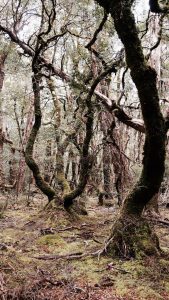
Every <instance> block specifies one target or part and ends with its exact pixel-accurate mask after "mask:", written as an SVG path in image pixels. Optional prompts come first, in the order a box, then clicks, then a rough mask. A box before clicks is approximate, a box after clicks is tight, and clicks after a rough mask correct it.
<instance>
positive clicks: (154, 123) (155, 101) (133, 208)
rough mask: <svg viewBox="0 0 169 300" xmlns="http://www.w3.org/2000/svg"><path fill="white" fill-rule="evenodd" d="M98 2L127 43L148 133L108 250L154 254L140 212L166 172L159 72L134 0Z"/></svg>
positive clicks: (154, 241)
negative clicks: (148, 53) (145, 45)
mask: <svg viewBox="0 0 169 300" xmlns="http://www.w3.org/2000/svg"><path fill="white" fill-rule="evenodd" d="M97 2H98V3H100V4H101V5H102V6H103V7H104V8H105V9H106V10H107V11H108V12H110V13H111V16H112V18H113V20H114V25H115V29H116V31H117V33H118V36H119V38H120V39H121V41H122V43H123V44H124V47H125V52H126V61H127V65H128V67H129V68H130V71H131V77H132V79H133V82H134V83H135V85H136V88H137V90H138V95H139V99H140V104H141V109H142V115H143V119H144V124H145V135H146V136H145V144H144V158H143V169H142V173H141V176H140V179H139V180H138V182H137V184H136V185H135V187H134V188H133V190H132V191H131V192H130V193H129V195H128V196H127V198H126V199H125V201H124V203H123V206H122V209H121V213H120V216H119V218H118V219H117V220H116V222H115V224H114V226H113V228H112V234H111V237H110V239H109V243H108V245H107V251H108V252H109V253H110V254H111V255H112V254H119V255H122V256H126V255H127V256H137V253H138V251H139V250H140V251H143V252H144V251H145V253H146V254H154V253H155V252H158V243H157V239H156V238H152V231H151V229H150V228H149V225H148V224H145V221H144V220H142V219H141V215H142V212H143V209H144V207H145V205H146V204H147V203H148V202H149V201H150V200H151V199H152V197H153V196H154V195H155V194H156V193H157V192H158V190H159V188H160V185H161V182H162V179H163V174H164V161H165V135H166V130H165V122H164V118H163V116H162V114H161V111H160V106H159V97H158V92H157V88H156V72H155V71H154V69H152V68H151V67H149V66H148V65H147V64H146V62H145V59H144V55H143V51H142V46H141V42H140V39H139V37H138V33H137V28H136V25H135V20H134V16H133V14H132V12H131V6H132V4H133V1H129V0H128V1H108V0H107V1H100V0H99V1H97ZM133 222H134V223H133ZM145 226H146V228H147V229H146V234H145V240H146V241H147V243H149V246H150V245H151V246H150V247H149V250H147V251H146V246H145V244H146V243H144V245H143V247H141V246H140V241H141V239H142V238H143V233H144V227H145ZM133 228H134V229H133ZM129 236H130V239H129ZM144 246H145V247H144ZM139 248H140V249H139ZM141 248H142V249H141ZM150 248H151V251H150ZM156 250H157V251H156Z"/></svg>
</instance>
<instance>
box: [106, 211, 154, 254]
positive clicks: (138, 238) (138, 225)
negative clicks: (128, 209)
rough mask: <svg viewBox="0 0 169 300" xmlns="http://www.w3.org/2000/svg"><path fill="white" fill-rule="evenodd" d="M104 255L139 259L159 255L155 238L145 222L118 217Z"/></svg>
mask: <svg viewBox="0 0 169 300" xmlns="http://www.w3.org/2000/svg"><path fill="white" fill-rule="evenodd" d="M106 250H107V251H106V253H108V254H109V255H111V256H124V257H128V258H130V257H133V258H141V257H144V256H147V255H156V254H158V253H159V251H160V248H159V243H158V239H157V236H156V235H155V233H154V232H153V230H152V229H151V228H150V226H149V224H148V223H147V221H146V220H144V219H141V218H138V219H136V218H135V219H134V218H130V217H128V216H119V218H118V219H117V220H116V222H115V223H114V225H113V228H112V232H111V236H110V238H109V241H108V243H107V247H106Z"/></svg>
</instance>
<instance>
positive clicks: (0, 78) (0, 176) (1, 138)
mask: <svg viewBox="0 0 169 300" xmlns="http://www.w3.org/2000/svg"><path fill="white" fill-rule="evenodd" d="M11 45H12V43H10V45H9V46H8V47H7V48H4V49H3V50H2V51H1V52H0V190H4V185H5V176H4V167H3V146H4V143H5V133H4V132H3V113H2V97H1V91H2V88H3V83H4V78H5V73H4V68H5V61H6V59H7V56H8V54H9V51H10V48H11Z"/></svg>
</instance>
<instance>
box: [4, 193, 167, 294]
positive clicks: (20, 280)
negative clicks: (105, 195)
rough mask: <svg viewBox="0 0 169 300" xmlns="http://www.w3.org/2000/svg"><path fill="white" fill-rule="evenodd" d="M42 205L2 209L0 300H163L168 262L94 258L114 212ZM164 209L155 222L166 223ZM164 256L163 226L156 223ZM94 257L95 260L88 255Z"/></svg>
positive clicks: (37, 201) (92, 207) (164, 259)
mask: <svg viewBox="0 0 169 300" xmlns="http://www.w3.org/2000/svg"><path fill="white" fill-rule="evenodd" d="M42 206H44V200H43V199H40V198H36V199H34V201H33V202H32V204H31V206H29V207H27V206H26V203H25V202H24V201H22V202H21V201H20V200H18V201H15V203H13V204H12V200H10V204H9V205H8V208H7V210H6V211H5V213H4V216H3V217H2V218H1V219H0V300H8V299H9V300H10V299H11V300H12V299H13V300H49V299H50V300H76V299H78V300H83V299H90V300H96V299H97V300H103V299H104V300H135V299H137V300H144V299H149V300H157V299H169V258H168V259H167V256H164V257H159V258H155V257H145V258H144V259H140V260H139V259H138V260H117V259H112V258H110V257H106V256H104V257H103V256H99V254H98V253H96V252H97V251H99V250H101V249H103V247H104V245H105V241H106V239H107V237H108V235H109V232H110V228H111V226H112V222H113V218H114V217H115V216H116V215H117V213H118V211H117V209H115V207H111V208H106V207H104V206H103V207H100V206H98V205H97V202H96V199H95V200H94V199H91V201H90V204H89V205H88V207H87V209H88V213H89V215H88V216H83V217H81V218H80V219H79V220H75V219H72V218H71V217H70V216H68V214H67V213H66V212H64V211H63V209H61V208H60V209H58V210H57V211H53V212H51V211H50V212H49V211H45V210H42ZM167 213H168V211H167V209H165V210H164V209H161V219H163V220H164V219H165V220H167ZM155 230H156V232H157V234H158V236H159V238H160V244H161V247H162V249H163V250H164V251H166V252H167V251H168V252H169V226H167V225H165V224H162V223H160V222H158V221H157V222H156V224H155ZM93 253H95V255H91V254H93Z"/></svg>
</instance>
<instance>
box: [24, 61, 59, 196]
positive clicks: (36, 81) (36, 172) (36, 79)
mask: <svg viewBox="0 0 169 300" xmlns="http://www.w3.org/2000/svg"><path fill="white" fill-rule="evenodd" d="M32 69H33V73H34V75H33V77H32V86H33V92H34V115H35V121H34V124H33V127H32V130H31V133H30V136H29V139H28V142H27V146H26V150H25V161H26V163H27V165H28V167H29V168H30V169H31V171H32V172H33V176H34V178H35V182H36V185H37V186H38V188H39V189H40V190H41V191H42V192H43V193H44V194H45V195H46V196H47V197H48V200H49V201H51V200H52V199H53V198H54V196H55V191H54V190H53V189H52V187H50V185H49V184H48V183H47V182H45V180H44V179H43V177H42V175H41V172H40V169H39V166H38V164H37V163H36V162H35V160H34V158H33V147H34V143H35V140H36V137H37V134H38V131H39V129H40V126H41V118H42V115H41V107H40V76H39V74H38V73H39V69H38V68H37V62H34V64H33V67H32Z"/></svg>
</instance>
